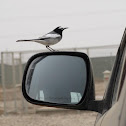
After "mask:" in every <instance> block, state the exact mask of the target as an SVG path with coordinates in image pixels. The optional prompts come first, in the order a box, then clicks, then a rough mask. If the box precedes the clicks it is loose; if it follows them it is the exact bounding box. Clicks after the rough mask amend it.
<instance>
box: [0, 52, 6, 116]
mask: <svg viewBox="0 0 126 126" xmlns="http://www.w3.org/2000/svg"><path fill="white" fill-rule="evenodd" d="M4 70H5V69H4V56H3V52H1V81H2V87H3V101H4V115H6V114H7V106H6V92H5V91H6V87H5V77H4V76H5V71H4Z"/></svg>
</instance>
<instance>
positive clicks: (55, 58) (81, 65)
mask: <svg viewBox="0 0 126 126" xmlns="http://www.w3.org/2000/svg"><path fill="white" fill-rule="evenodd" d="M86 81H87V69H86V63H85V61H84V59H83V58H81V57H77V56H69V55H49V56H41V57H38V58H36V59H34V60H33V61H32V63H31V64H30V66H29V69H28V72H27V76H26V82H25V88H26V93H27V94H28V96H29V97H30V98H32V99H35V100H37V101H43V102H50V103H58V104H77V103H79V102H80V100H81V99H82V97H83V94H84V91H85V87H86Z"/></svg>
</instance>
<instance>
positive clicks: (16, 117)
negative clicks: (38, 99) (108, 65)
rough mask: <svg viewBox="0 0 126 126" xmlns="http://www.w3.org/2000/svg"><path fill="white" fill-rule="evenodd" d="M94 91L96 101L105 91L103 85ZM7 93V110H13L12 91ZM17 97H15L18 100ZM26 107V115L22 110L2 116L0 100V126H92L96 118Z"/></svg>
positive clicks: (81, 112) (70, 112)
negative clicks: (27, 108)
mask: <svg viewBox="0 0 126 126" xmlns="http://www.w3.org/2000/svg"><path fill="white" fill-rule="evenodd" d="M95 90H96V99H102V97H103V95H104V90H105V86H104V83H103V82H99V83H97V84H96V85H95ZM9 92H10V93H9V95H8V96H9V97H8V104H7V105H8V108H10V109H13V108H11V107H13V102H12V100H11V99H12V98H11V92H12V91H11V90H10V91H9ZM18 92H19V89H18ZM20 94H21V92H20ZM1 95H2V94H1ZM12 96H13V95H12ZM19 96H20V95H18V96H17V99H18V100H19V98H20V97H19ZM0 99H2V97H1V98H0ZM18 103H19V102H18ZM28 106H30V110H32V111H29V112H28V113H27V114H25V113H21V111H22V110H20V112H18V113H8V114H7V115H4V114H3V101H2V100H0V113H1V114H0V126H93V125H94V122H95V119H96V116H97V113H96V112H89V111H75V110H64V109H55V108H47V107H38V106H33V105H29V104H28Z"/></svg>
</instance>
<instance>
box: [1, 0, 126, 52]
mask: <svg viewBox="0 0 126 126" xmlns="http://www.w3.org/2000/svg"><path fill="white" fill-rule="evenodd" d="M57 26H63V27H69V29H67V30H65V31H64V33H63V39H62V40H61V41H60V43H58V44H57V45H54V46H52V48H54V49H56V48H67V47H88V46H100V45H112V44H119V43H120V40H121V37H122V34H123V31H124V29H125V27H126V0H1V1H0V47H1V48H0V51H7V50H8V51H14V50H18V51H20V50H37V49H39V50H40V49H45V47H44V46H43V45H40V44H38V43H16V40H17V39H32V38H38V37H40V36H42V35H44V34H46V33H47V32H49V31H51V30H53V29H54V28H55V27H57Z"/></svg>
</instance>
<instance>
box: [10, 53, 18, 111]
mask: <svg viewBox="0 0 126 126" xmlns="http://www.w3.org/2000/svg"><path fill="white" fill-rule="evenodd" d="M11 54H12V82H13V88H14V107H15V112H17V101H16V100H17V97H16V95H17V94H16V78H15V77H16V74H15V60H14V53H13V52H12V53H11Z"/></svg>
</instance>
